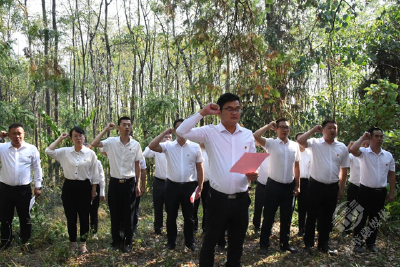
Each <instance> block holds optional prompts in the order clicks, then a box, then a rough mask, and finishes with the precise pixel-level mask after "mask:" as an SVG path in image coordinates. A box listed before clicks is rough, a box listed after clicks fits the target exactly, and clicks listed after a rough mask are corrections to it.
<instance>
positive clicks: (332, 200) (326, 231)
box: [304, 178, 339, 249]
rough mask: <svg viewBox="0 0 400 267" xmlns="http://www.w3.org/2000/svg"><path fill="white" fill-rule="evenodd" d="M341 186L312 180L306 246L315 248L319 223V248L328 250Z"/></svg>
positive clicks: (308, 197)
mask: <svg viewBox="0 0 400 267" xmlns="http://www.w3.org/2000/svg"><path fill="white" fill-rule="evenodd" d="M338 192H339V184H338V183H333V184H324V183H321V182H318V181H316V180H314V179H313V178H310V180H309V182H308V192H307V200H308V202H307V204H308V205H307V220H306V231H305V235H304V244H305V245H306V246H309V247H313V246H314V237H315V223H316V222H317V221H318V229H317V230H318V247H319V248H323V249H326V248H327V246H328V242H329V235H330V233H331V231H332V221H333V218H332V216H333V213H334V212H335V208H336V202H337V196H338Z"/></svg>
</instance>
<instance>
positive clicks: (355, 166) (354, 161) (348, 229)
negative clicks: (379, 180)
mask: <svg viewBox="0 0 400 267" xmlns="http://www.w3.org/2000/svg"><path fill="white" fill-rule="evenodd" d="M353 144H354V142H350V144H349V145H348V146H347V150H349V153H350V148H351V146H352V145H353ZM361 147H369V140H364V141H363V142H362V143H361ZM349 159H350V179H349V182H348V184H347V199H346V200H347V205H346V206H347V210H348V211H350V212H348V213H346V218H345V221H344V225H345V230H344V234H346V235H349V234H351V233H352V232H353V230H352V229H353V228H354V224H353V211H354V207H353V206H352V205H353V201H357V195H358V188H359V187H360V160H359V159H358V158H357V157H354V155H353V154H351V153H350V154H349Z"/></svg>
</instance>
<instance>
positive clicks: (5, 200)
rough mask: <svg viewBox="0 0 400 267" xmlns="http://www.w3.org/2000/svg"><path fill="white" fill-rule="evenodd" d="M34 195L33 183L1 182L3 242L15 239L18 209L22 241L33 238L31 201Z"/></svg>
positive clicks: (0, 203)
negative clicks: (15, 211) (20, 184)
mask: <svg viewBox="0 0 400 267" xmlns="http://www.w3.org/2000/svg"><path fill="white" fill-rule="evenodd" d="M31 197H32V189H31V185H29V184H28V185H23V186H10V185H6V184H4V183H1V182H0V222H1V243H2V244H3V245H9V244H10V243H11V241H12V239H13V234H12V221H13V219H14V210H15V209H16V210H17V214H18V217H19V224H20V237H21V240H22V243H26V242H28V240H29V239H30V238H31V233H32V224H31V217H30V215H29V203H30V200H31Z"/></svg>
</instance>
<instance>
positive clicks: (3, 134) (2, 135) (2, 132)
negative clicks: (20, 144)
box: [0, 131, 8, 139]
mask: <svg viewBox="0 0 400 267" xmlns="http://www.w3.org/2000/svg"><path fill="white" fill-rule="evenodd" d="M7 136H8V133H7V132H6V131H1V132H0V137H1V138H3V139H4V138H6V137H7Z"/></svg>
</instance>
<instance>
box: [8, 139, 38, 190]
mask: <svg viewBox="0 0 400 267" xmlns="http://www.w3.org/2000/svg"><path fill="white" fill-rule="evenodd" d="M0 160H1V164H2V168H1V175H0V182H2V183H4V184H7V185H10V186H19V185H27V184H30V183H31V182H32V177H31V170H33V174H34V181H35V188H40V187H42V181H43V178H42V168H41V166H40V156H39V151H38V150H37V148H36V147H35V146H34V145H31V144H28V143H26V142H22V144H21V147H20V148H15V147H13V146H12V144H11V142H7V143H4V144H0Z"/></svg>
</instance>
